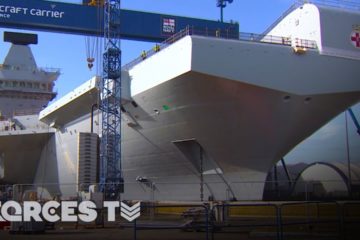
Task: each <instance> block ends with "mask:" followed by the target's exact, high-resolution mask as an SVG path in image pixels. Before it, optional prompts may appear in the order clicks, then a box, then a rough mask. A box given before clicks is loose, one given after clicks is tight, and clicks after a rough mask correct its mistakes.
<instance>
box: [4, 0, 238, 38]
mask: <svg viewBox="0 0 360 240" xmlns="http://www.w3.org/2000/svg"><path fill="white" fill-rule="evenodd" d="M103 13H104V9H103V8H102V7H95V6H88V5H84V4H73V3H63V2H55V1H43V0H0V27H5V28H19V29H28V30H44V31H51V32H60V33H69V34H81V35H98V36H104V31H103V30H104V23H103V21H100V20H102V19H104V17H103ZM169 20H171V21H169ZM99 21H100V22H99ZM120 21H121V22H126V24H122V25H121V27H120V35H121V38H122V39H129V40H141V41H154V42H161V41H163V40H165V39H167V38H168V37H170V36H171V35H173V34H174V33H176V32H179V31H180V30H182V29H185V28H186V27H187V26H190V27H195V28H198V29H219V30H221V31H226V32H228V33H230V35H231V36H238V33H239V25H238V24H231V23H222V22H218V21H211V20H204V19H196V18H188V17H180V16H172V15H168V14H157V13H147V12H140V11H132V10H126V9H121V14H120ZM169 22H171V23H172V24H171V25H169V24H168V23H169Z"/></svg>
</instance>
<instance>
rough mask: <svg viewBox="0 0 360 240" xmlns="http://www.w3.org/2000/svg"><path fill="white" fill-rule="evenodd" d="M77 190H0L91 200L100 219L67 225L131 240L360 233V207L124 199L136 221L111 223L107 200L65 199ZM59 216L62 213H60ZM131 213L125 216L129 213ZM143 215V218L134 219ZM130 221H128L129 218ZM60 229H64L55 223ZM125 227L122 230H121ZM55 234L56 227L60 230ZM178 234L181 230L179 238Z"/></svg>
mask: <svg viewBox="0 0 360 240" xmlns="http://www.w3.org/2000/svg"><path fill="white" fill-rule="evenodd" d="M79 188H81V186H79V185H77V184H70V183H69V184H61V185H59V184H55V183H54V184H18V185H13V186H11V185H4V186H0V200H1V201H2V203H3V202H6V201H9V200H14V201H17V202H20V203H22V202H23V201H38V202H39V203H41V204H45V203H46V202H49V201H58V202H62V201H69V200H73V201H77V202H78V203H80V202H81V201H86V200H90V201H93V202H94V203H96V205H97V206H98V207H97V208H96V211H97V212H98V216H99V218H96V220H95V221H94V222H87V223H81V222H79V221H78V222H73V224H72V225H69V223H67V225H66V226H67V227H69V226H70V227H71V226H72V227H73V228H75V229H78V228H81V227H82V226H83V227H87V226H89V225H90V226H93V225H94V224H95V225H96V226H102V227H106V228H117V229H119V230H118V231H123V232H122V233H124V234H125V235H126V236H128V238H127V239H146V236H147V234H148V232H149V231H147V230H153V231H154V230H155V231H156V235H157V236H163V235H165V236H167V237H166V239H172V237H174V238H176V239H179V238H184V239H188V238H190V239H227V238H230V237H239V238H240V237H241V236H242V234H246V236H247V237H248V236H249V235H250V236H253V237H256V238H257V239H261V238H262V237H263V238H265V239H268V238H269V237H271V238H275V239H279V240H283V239H289V238H290V239H291V238H292V237H303V238H304V237H326V238H336V239H341V238H344V239H345V238H346V237H347V236H353V234H354V233H356V232H357V231H358V229H357V228H358V224H359V222H360V201H281V202H280V201H240V202H239V201H238V202H236V201H235V202H231V201H205V202H201V201H193V202H183V201H176V202H169V201H153V200H151V199H150V200H136V198H134V199H133V200H125V198H123V196H121V195H120V198H119V199H116V200H121V201H122V202H124V203H125V204H126V205H127V206H129V207H130V208H131V207H132V206H135V205H136V204H138V205H139V202H140V205H139V206H138V207H136V209H132V210H129V211H130V214H132V217H134V218H133V219H129V218H128V217H129V216H128V217H126V216H125V215H121V213H123V209H118V211H117V212H116V213H115V221H112V220H109V212H108V210H107V209H105V208H104V207H101V204H102V202H103V201H104V199H103V197H102V196H103V195H101V194H96V191H97V190H98V189H97V190H96V189H95V188H94V189H93V190H95V191H94V192H93V194H94V195H91V194H90V195H87V196H88V197H90V198H84V195H81V194H74V195H68V196H65V195H63V196H62V195H61V192H62V191H73V192H76V191H77V189H79ZM58 211H60V209H58ZM124 213H126V211H124ZM135 214H139V215H135ZM124 216H125V217H124ZM55 224H56V225H57V226H58V227H59V228H61V227H62V226H63V224H64V223H62V222H61V221H60V222H57V223H55ZM119 227H120V228H119ZM55 228H56V227H55ZM179 230H181V231H180V232H179Z"/></svg>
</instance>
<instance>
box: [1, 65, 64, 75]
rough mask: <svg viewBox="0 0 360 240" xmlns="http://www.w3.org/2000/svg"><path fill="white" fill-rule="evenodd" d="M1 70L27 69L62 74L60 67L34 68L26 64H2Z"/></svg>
mask: <svg viewBox="0 0 360 240" xmlns="http://www.w3.org/2000/svg"><path fill="white" fill-rule="evenodd" d="M0 70H11V71H15V70H26V71H32V72H34V73H35V72H43V73H45V74H48V73H52V74H56V73H57V74H60V68H50V67H40V68H32V67H26V66H21V67H20V66H13V65H6V64H0Z"/></svg>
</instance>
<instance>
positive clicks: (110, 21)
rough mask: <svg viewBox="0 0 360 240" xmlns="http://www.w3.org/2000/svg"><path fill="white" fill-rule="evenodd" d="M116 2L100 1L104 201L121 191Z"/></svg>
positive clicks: (101, 151) (101, 169)
mask: <svg viewBox="0 0 360 240" xmlns="http://www.w3.org/2000/svg"><path fill="white" fill-rule="evenodd" d="M120 2H121V1H120V0H106V1H105V2H104V41H105V43H104V53H103V71H102V78H101V83H100V92H101V96H100V110H101V114H102V131H101V141H100V184H101V187H102V190H103V192H104V196H105V199H107V200H114V199H117V198H118V197H119V194H120V192H122V191H123V189H122V188H123V176H122V171H121V115H120V114H121V110H120V108H121V50H120Z"/></svg>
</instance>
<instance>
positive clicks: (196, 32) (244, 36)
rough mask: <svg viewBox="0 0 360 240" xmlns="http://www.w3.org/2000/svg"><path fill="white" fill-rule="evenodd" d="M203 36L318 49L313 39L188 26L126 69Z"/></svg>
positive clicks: (132, 62)
mask: <svg viewBox="0 0 360 240" xmlns="http://www.w3.org/2000/svg"><path fill="white" fill-rule="evenodd" d="M189 35H190V36H191V35H193V36H203V37H212V38H221V39H229V40H239V41H251V42H257V43H267V44H279V45H285V46H293V47H302V48H311V49H316V48H317V44H316V42H315V41H312V40H305V39H299V38H296V39H291V38H288V37H280V36H271V35H265V34H255V33H242V32H241V33H238V32H234V31H231V30H229V29H225V30H220V29H208V28H205V29H198V28H194V27H190V26H188V27H186V28H185V29H183V30H181V31H180V32H178V33H176V34H174V35H172V36H171V37H169V38H168V39H167V40H165V41H164V42H162V43H161V44H156V45H155V46H154V47H153V48H152V49H151V50H149V51H143V52H142V53H141V55H140V56H139V57H138V58H136V59H134V60H133V61H131V62H129V63H128V64H126V65H124V66H123V69H124V70H129V69H130V68H132V67H134V66H135V65H137V64H138V63H140V62H142V61H143V60H145V59H147V58H149V57H151V56H153V55H154V54H156V53H157V52H159V51H161V50H163V49H165V48H167V47H168V46H169V45H171V44H173V43H175V42H176V41H178V40H179V39H181V38H183V37H185V36H189Z"/></svg>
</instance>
